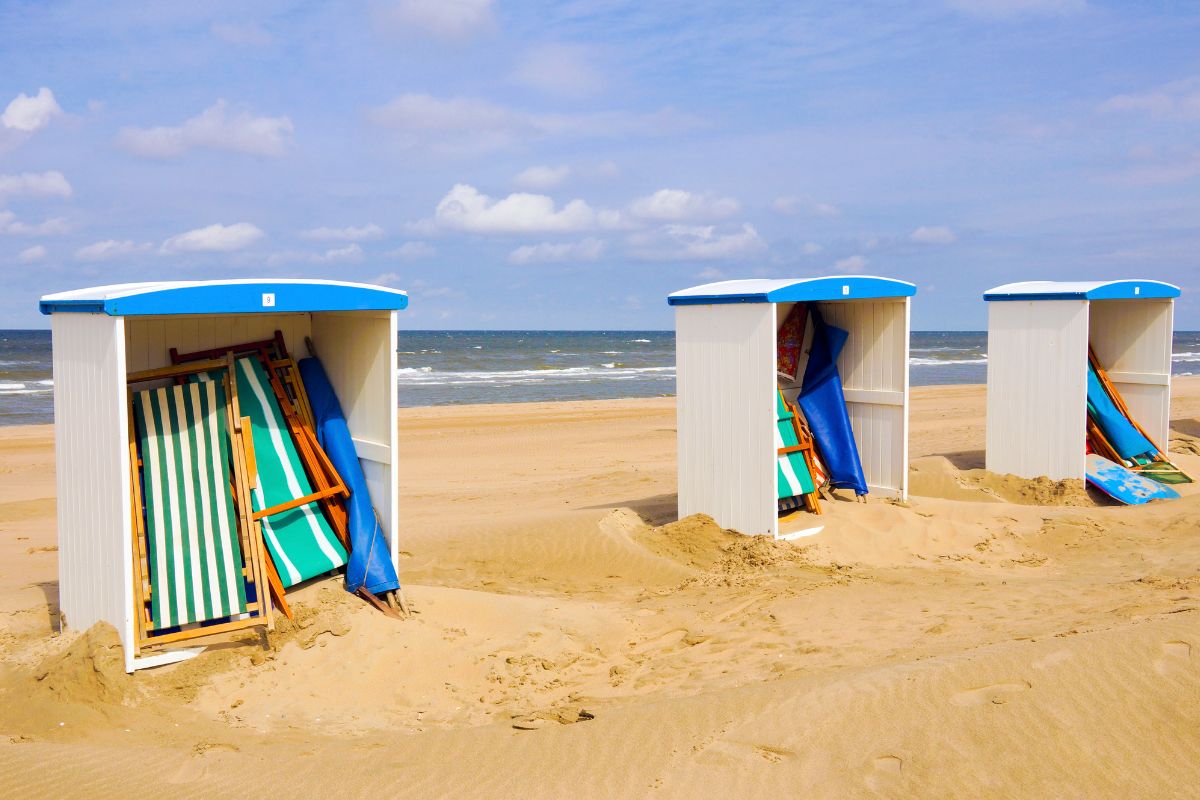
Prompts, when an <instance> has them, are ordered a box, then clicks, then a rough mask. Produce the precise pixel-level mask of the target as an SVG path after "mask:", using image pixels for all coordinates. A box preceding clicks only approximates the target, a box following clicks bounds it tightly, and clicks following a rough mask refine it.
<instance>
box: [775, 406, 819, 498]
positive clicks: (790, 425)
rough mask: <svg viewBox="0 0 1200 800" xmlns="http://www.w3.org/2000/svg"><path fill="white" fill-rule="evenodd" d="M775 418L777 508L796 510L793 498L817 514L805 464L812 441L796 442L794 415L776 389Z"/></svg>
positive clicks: (810, 451) (809, 454)
mask: <svg viewBox="0 0 1200 800" xmlns="http://www.w3.org/2000/svg"><path fill="white" fill-rule="evenodd" d="M775 416H776V421H775V450H776V456H777V457H776V469H775V473H776V479H777V480H776V484H777V492H778V495H777V496H778V499H779V501H780V507H781V508H782V509H783V510H788V511H790V510H792V509H794V508H796V506H797V503H796V502H795V498H797V497H799V498H801V502H803V503H804V506H805V508H807V509H809V510H810V511H814V512H816V513H818V514H819V513H821V507H820V505H819V504H818V503H817V495H816V491H817V487H816V486H815V485H814V484H813V479H812V474H811V472H810V467H809V461H808V459H809V458H810V457H811V454H812V442H811V441H809V442H807V443H801V442H800V440H799V436H798V430H799V429H798V427H797V425H796V414H795V412H794V411H793V410H792V409H791V408H790V407H789V406H788V403H787V401H786V400H784V398H783V392H781V391H778V390H777V391H776V392H775Z"/></svg>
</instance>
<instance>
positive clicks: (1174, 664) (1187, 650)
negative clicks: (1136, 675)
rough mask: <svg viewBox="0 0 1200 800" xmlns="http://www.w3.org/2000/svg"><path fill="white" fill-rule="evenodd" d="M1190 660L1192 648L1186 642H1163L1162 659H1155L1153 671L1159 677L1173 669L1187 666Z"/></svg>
mask: <svg viewBox="0 0 1200 800" xmlns="http://www.w3.org/2000/svg"><path fill="white" fill-rule="evenodd" d="M1191 660H1192V646H1191V645H1190V644H1188V643H1187V642H1181V641H1178V640H1176V641H1171V642H1164V643H1163V646H1162V658H1158V659H1155V661H1154V670H1155V671H1156V672H1157V673H1158V674H1159V675H1166V674H1167V673H1168V672H1170V671H1171V670H1173V669H1177V668H1179V667H1183V666H1187V665H1188V663H1189V662H1190V661H1191Z"/></svg>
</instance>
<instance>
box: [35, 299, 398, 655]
mask: <svg viewBox="0 0 1200 800" xmlns="http://www.w3.org/2000/svg"><path fill="white" fill-rule="evenodd" d="M407 302H408V299H407V295H406V294H405V293H404V292H401V291H398V290H394V289H388V288H384V287H379V286H367V285H362V284H352V283H343V282H337V281H319V280H292V281H289V280H271V281H258V280H243V281H203V282H162V283H138V284H123V285H114V286H102V287H96V288H91V289H80V290H77V291H70V292H63V293H59V294H53V295H48V296H46V297H43V298H42V301H41V311H42V313H44V314H49V315H51V326H52V332H53V361H54V387H55V390H54V416H55V447H56V463H57V484H58V536H59V552H58V558H59V606H60V611H61V614H62V618H63V621H64V624H66V625H69V626H70V627H72V628H75V629H78V630H83V629H86V628H88V627H89V626H91V625H92V624H94V623H96V622H98V621H106V622H108V623H110V624H112V625H113V626H114V627H115V628H116V629H117V631H118V632H119V633H120V635H121V640H122V643H123V644H124V646H125V656H126V668H127V669H128V670H129V671H132V670H134V669H136V668H141V667H146V666H154V665H156V664H162V663H169V662H171V661H176V660H179V659H181V658H186V657H188V656H190V655H194V654H195V653H196V652H199V649H197V648H194V647H193V648H182V649H170V650H161V651H160V650H148V651H145V652H139V650H140V649H141V648H140V647H139V646H138V645H139V643H140V641H141V640H140V639H139V638H137V637H138V632H139V631H140V630H141V627H139V626H142V621H141V620H139V619H137V617H138V613H137V612H140V609H135V604H136V603H135V598H134V594H133V589H132V588H131V587H133V586H134V570H135V557H134V554H135V548H136V541H135V535H134V534H135V531H134V529H135V527H137V526H138V525H139V524H141V523H140V522H139V517H138V511H140V509H135V508H134V507H133V506H134V503H135V502H137V501H136V500H131V489H130V486H131V477H130V476H131V472H130V469H131V453H136V452H137V450H136V449H135V448H134V446H133V440H132V439H131V429H132V426H133V425H134V413H133V410H132V408H131V406H132V402H131V398H132V397H133V394H132V392H133V389H132V388H131V386H129V385H127V376H129V375H131V374H135V373H141V374H145V373H146V371H148V370H156V369H159V368H171V367H172V364H173V355H176V356H177V355H178V354H179V353H194V352H196V351H205V350H210V349H220V348H226V347H228V346H230V345H234V344H238V343H243V342H253V341H259V340H272V339H273V338H274V337H275V335H276V331H279V332H281V334H282V340H283V344H284V345H286V348H287V350H288V351H289V352H290V354H291V355H292V356H294V358H295V359H300V358H302V357H304V356H305V355H308V353H307V350H306V340H311V341H312V342H313V344H314V345H315V349H316V351H317V354H318V355H319V356H320V358H321V361H322V363H323V365H324V368H325V371H326V373H327V375H328V378H329V383H331V384H332V386H333V389H334V390H335V392H336V395H337V398H338V400H339V401H340V404H341V406H342V409H343V411H344V414H345V418H346V423H347V426H348V427H349V430H350V434H351V436H352V441H353V447H354V450H355V451H356V452H357V456H358V460H359V463H360V464H361V467H362V472H363V475H364V477H365V479H366V484H367V486H368V490H369V494H370V499H371V504H372V505H373V506H374V509H375V511H376V513H377V514H378V518H379V524H380V526H381V527H382V529H383V531H384V533H385V534H386V536H387V537H388V540H389V542H390V549H391V558H392V563H393V565H394V564H395V562H396V557H397V533H398V524H397V484H396V473H395V464H396V454H397V439H396V417H395V409H396V330H397V319H396V317H397V311H399V310H401V309H403V308H405V307H406V306H407ZM173 350H174V351H175V352H174V353H173V352H172V351H173ZM177 379H178V380H182V379H180V378H177ZM171 384H172V380H171V379H170V378H164V379H162V380H157V381H154V380H151V381H148V382H143V383H142V384H140V385H139V387H138V388H145V387H146V386H150V387H163V386H169V385H171ZM226 386H228V384H226ZM252 399H253V398H250V397H246V398H245V399H244V402H243V408H242V411H243V412H246V408H245V407H246V406H248V405H249V404H250V402H251V400H252ZM247 413H248V412H247ZM229 419H230V420H233V416H230V417H229ZM247 419H248V418H247ZM222 424H224V423H222ZM222 430H225V429H224V428H222ZM214 441H215V439H214ZM134 494H135V496H136V492H135V493H134ZM206 502H207V496H206ZM260 589H261V587H260ZM258 599H259V601H260V602H262V601H264V600H265V597H263V596H262V592H261V591H260V597H259V598H258Z"/></svg>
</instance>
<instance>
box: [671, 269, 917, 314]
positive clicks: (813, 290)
mask: <svg viewBox="0 0 1200 800" xmlns="http://www.w3.org/2000/svg"><path fill="white" fill-rule="evenodd" d="M715 285H719V284H714V286H715ZM697 288H699V287H697ZM684 291H688V290H686V289H685V290H684ZM916 293H917V287H916V284H913V283H909V282H907V281H900V280H896V279H894V278H877V277H873V276H863V275H853V276H844V277H842V276H827V277H821V278H805V279H801V280H797V281H795V282H794V283H791V284H787V285H784V286H779V287H776V288H774V289H771V290H769V291H761V292H758V291H742V292H729V293H713V294H692V295H688V294H681V293H675V294H672V295H668V297H667V304H668V305H672V306H695V305H722V304H725V303H792V302H797V303H799V302H811V301H821V300H828V301H833V300H870V299H876V298H884V297H912V296H913V295H915V294H916Z"/></svg>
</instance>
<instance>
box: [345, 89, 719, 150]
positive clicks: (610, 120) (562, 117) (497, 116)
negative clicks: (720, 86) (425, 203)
mask: <svg viewBox="0 0 1200 800" xmlns="http://www.w3.org/2000/svg"><path fill="white" fill-rule="evenodd" d="M368 119H369V120H370V121H371V122H373V123H374V124H376V125H379V126H380V127H383V128H387V129H389V130H392V131H394V132H395V133H396V139H397V143H398V144H400V145H402V146H404V147H418V146H427V147H429V148H430V149H433V150H435V151H439V152H447V153H478V152H487V151H489V150H495V149H499V148H504V147H511V146H514V145H519V144H526V143H528V142H529V141H530V140H532V139H544V138H548V137H555V136H559V137H562V136H573V137H593V138H595V137H613V136H633V135H660V134H666V133H674V132H678V131H681V130H686V129H690V128H695V127H696V126H697V125H699V124H700V122H699V120H698V119H697V118H695V117H693V116H690V115H688V114H683V113H680V112H678V111H675V110H674V109H671V108H664V109H662V110H661V111H658V112H655V113H651V114H635V113H630V112H624V111H597V112H585V113H578V114H562V113H548V114H535V113H530V112H526V111H520V110H517V109H512V108H508V107H506V106H501V105H497V104H496V103H492V102H490V101H487V100H480V99H477V98H470V97H451V98H439V97H433V96H431V95H427V94H402V95H399V96H398V97H395V98H393V99H392V100H390V101H389V102H387V103H385V104H384V105H382V106H379V107H378V108H374V109H372V110H371V111H370V112H369V113H368Z"/></svg>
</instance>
